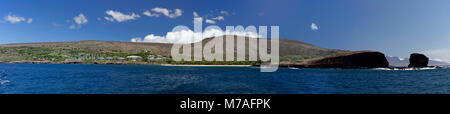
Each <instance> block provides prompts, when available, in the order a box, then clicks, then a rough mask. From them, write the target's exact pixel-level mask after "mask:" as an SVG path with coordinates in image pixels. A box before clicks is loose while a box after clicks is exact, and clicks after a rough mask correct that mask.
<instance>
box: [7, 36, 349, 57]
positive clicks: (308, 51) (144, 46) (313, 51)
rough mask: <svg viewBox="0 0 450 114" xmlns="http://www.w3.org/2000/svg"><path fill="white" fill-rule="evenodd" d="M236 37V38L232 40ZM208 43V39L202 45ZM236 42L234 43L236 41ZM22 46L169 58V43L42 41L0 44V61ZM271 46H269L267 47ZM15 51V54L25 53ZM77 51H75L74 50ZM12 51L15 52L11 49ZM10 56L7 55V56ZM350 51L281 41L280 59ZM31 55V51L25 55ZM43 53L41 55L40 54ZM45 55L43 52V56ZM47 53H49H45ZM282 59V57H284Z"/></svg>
mask: <svg viewBox="0 0 450 114" xmlns="http://www.w3.org/2000/svg"><path fill="white" fill-rule="evenodd" d="M235 38H236V37H235ZM209 40H211V39H210V38H207V39H205V40H204V43H205V42H207V41H209ZM235 42H236V41H235ZM246 42H247V43H246V48H247V49H248V38H246ZM24 47H37V48H39V49H35V48H33V49H26V50H34V51H33V53H35V52H39V51H36V50H52V53H51V54H53V55H58V54H59V55H62V56H61V57H62V58H64V57H67V56H71V55H73V54H77V53H81V52H82V53H102V54H106V55H114V56H116V55H121V54H122V55H123V54H133V53H139V52H142V51H148V52H150V53H152V54H155V55H163V56H170V50H171V48H172V44H163V43H136V42H117V41H95V40H89V41H76V42H42V43H18V44H4V45H0V49H3V50H4V52H0V59H2V58H11V57H20V56H22V55H21V53H20V52H17V53H13V54H11V50H9V51H8V50H5V49H12V48H24ZM269 47H270V44H269ZM24 50H25V49H22V50H16V51H24ZM74 50H76V51H74ZM12 51H14V50H12ZM7 52H8V53H9V54H8V53H7ZM347 52H349V51H345V50H334V49H327V48H321V47H317V46H314V45H310V44H307V43H304V42H300V41H295V40H287V39H280V56H282V60H287V61H298V59H309V58H316V57H324V56H333V55H339V54H343V53H347ZM28 53H30V52H28ZM39 54H42V53H39ZM44 54H46V53H44ZM47 54H50V53H47ZM283 57H285V58H283Z"/></svg>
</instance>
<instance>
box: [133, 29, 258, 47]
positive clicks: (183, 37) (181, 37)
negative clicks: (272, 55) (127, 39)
mask: <svg viewBox="0 0 450 114" xmlns="http://www.w3.org/2000/svg"><path fill="white" fill-rule="evenodd" d="M225 34H227V35H239V36H244V35H248V36H249V37H251V38H258V34H257V33H255V32H243V31H226V32H223V31H222V30H219V29H209V30H205V31H204V32H203V34H201V33H199V32H194V31H192V30H181V31H175V32H167V34H166V36H156V35H154V34H150V35H147V36H145V37H144V39H142V38H140V37H136V38H132V39H131V42H152V43H176V44H186V43H195V42H199V41H201V40H203V39H205V38H211V37H216V36H223V35H225ZM196 35H202V37H199V38H198V37H194V36H196ZM192 39H193V40H192Z"/></svg>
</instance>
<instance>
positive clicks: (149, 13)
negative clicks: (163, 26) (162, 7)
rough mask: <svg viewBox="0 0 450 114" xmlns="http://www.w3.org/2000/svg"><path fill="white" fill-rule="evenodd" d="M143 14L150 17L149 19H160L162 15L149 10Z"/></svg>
mask: <svg viewBox="0 0 450 114" xmlns="http://www.w3.org/2000/svg"><path fill="white" fill-rule="evenodd" d="M142 14H143V15H146V16H149V17H159V16H160V14H156V13H152V12H150V11H148V10H147V11H144V12H143V13H142Z"/></svg>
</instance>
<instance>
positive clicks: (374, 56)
mask: <svg viewBox="0 0 450 114" xmlns="http://www.w3.org/2000/svg"><path fill="white" fill-rule="evenodd" d="M410 58H411V59H410V65H409V66H408V67H389V62H388V61H387V59H386V57H385V56H384V54H383V53H381V52H376V51H358V52H353V53H349V54H346V55H341V56H334V57H325V58H319V59H313V60H309V61H307V62H305V63H299V64H291V63H289V64H279V67H288V68H339V69H355V68H356V69H385V70H417V69H439V68H442V67H439V66H428V60H429V59H428V57H426V56H425V55H423V54H418V53H413V54H411V57H410ZM0 63H28V64H106V65H163V66H239V67H242V66H246V67H249V66H256V67H259V66H260V65H259V64H257V65H201V64H167V63H147V62H137V61H132V62H130V61H128V62H119V61H111V62H82V61H64V62H52V61H10V62H5V61H0Z"/></svg>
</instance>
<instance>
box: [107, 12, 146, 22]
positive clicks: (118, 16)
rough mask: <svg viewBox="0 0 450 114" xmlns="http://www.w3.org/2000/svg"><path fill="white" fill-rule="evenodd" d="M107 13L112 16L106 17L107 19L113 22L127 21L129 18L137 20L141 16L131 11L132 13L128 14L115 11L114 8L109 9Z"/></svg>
mask: <svg viewBox="0 0 450 114" xmlns="http://www.w3.org/2000/svg"><path fill="white" fill-rule="evenodd" d="M105 13H106V14H108V15H110V16H111V17H105V20H108V21H111V22H113V21H117V22H125V21H129V20H136V19H137V18H139V17H141V16H139V15H138V14H135V13H131V14H129V15H127V14H123V13H121V12H118V11H113V10H107V11H106V12H105Z"/></svg>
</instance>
